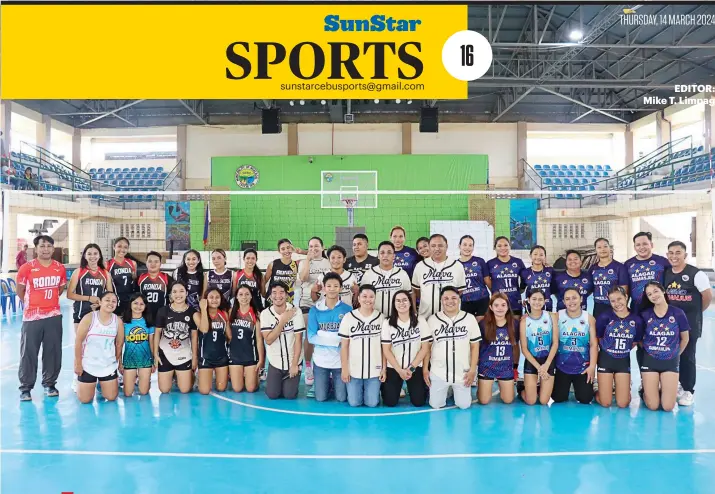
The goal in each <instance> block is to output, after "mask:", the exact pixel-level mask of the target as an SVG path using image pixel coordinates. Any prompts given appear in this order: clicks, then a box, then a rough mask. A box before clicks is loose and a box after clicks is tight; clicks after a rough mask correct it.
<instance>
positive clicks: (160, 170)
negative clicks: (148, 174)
mask: <svg viewBox="0 0 715 494" xmlns="http://www.w3.org/2000/svg"><path fill="white" fill-rule="evenodd" d="M156 171H157V172H159V173H161V172H163V171H164V167H163V166H157V167H156Z"/></svg>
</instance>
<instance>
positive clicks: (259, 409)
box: [0, 306, 715, 494]
mask: <svg viewBox="0 0 715 494" xmlns="http://www.w3.org/2000/svg"><path fill="white" fill-rule="evenodd" d="M69 314H70V313H69V306H67V307H65V321H66V324H65V328H66V330H65V333H64V342H65V348H64V350H63V352H64V354H63V370H62V374H61V376H60V381H59V384H58V388H59V390H60V397H59V399H57V398H45V397H44V396H43V394H42V389H41V385H40V378H38V385H37V387H36V388H35V390H34V392H33V401H32V402H27V403H21V402H20V401H19V399H18V398H19V391H18V389H17V386H18V381H17V362H18V359H19V334H20V325H21V320H20V317H19V316H10V317H9V318H5V319H2V321H1V322H0V324H1V330H0V341H1V342H2V349H1V353H0V357H1V360H0V385H1V386H2V388H1V389H0V400H1V401H0V409H1V411H2V412H1V418H2V424H1V426H0V433H1V434H2V436H1V438H0V446H1V449H2V456H1V457H0V459H1V464H0V469H1V470H0V477H1V481H0V482H1V484H0V488H1V492H2V494H60V493H62V492H73V493H75V494H120V493H121V494H144V493H146V494H149V493H151V494H156V493H171V494H182V493H200V494H204V493H210V494H219V493H251V494H256V493H279V494H282V493H291V494H298V493H311V494H322V493H327V494H337V493H341V494H342V493H345V494H347V493H371V494H378V493H380V494H381V493H389V494H393V493H410V494H413V493H422V492H425V493H430V494H434V493H436V492H455V493H456V492H459V493H467V492H482V493H504V494H506V493H519V494H527V493H528V494H552V493H553V494H571V493H580V494H600V493H618V494H628V493H639V494H640V493H647V494H658V493H668V494H671V493H672V492H682V493H708V494H710V493H713V492H715V487H713V481H714V479H715V337H714V336H713V334H712V330H713V327H714V326H715V311H713V312H710V313H708V314H707V315H706V327H705V330H704V336H703V338H702V339H701V340H700V342H699V345H698V359H699V365H700V369H699V371H698V372H699V373H698V385H697V390H698V391H697V393H696V404H695V406H693V407H689V408H680V409H676V410H675V411H674V412H672V413H664V412H651V411H649V410H647V409H646V408H645V407H644V406H640V403H639V399H638V396H637V394H635V393H634V395H635V396H634V401H633V403H632V404H631V407H630V409H626V410H618V409H616V408H613V409H610V410H605V409H602V408H601V407H600V406H598V405H591V406H586V405H579V404H577V403H575V402H571V403H568V404H561V405H554V406H552V407H546V406H534V407H529V406H526V405H524V404H522V403H520V402H515V403H514V404H512V405H503V404H501V403H499V401H498V395H497V396H495V397H494V400H495V401H494V402H493V403H492V404H490V405H488V406H480V405H478V404H476V403H475V404H474V405H473V407H472V408H471V409H470V410H466V411H462V410H459V409H455V408H447V409H443V410H431V409H429V408H423V409H415V408H412V407H410V406H407V405H403V406H401V407H398V408H397V409H387V408H377V409H372V410H368V409H351V408H350V407H349V406H348V405H347V404H338V403H324V404H318V403H316V402H315V401H314V400H312V399H306V398H304V396H305V389H301V394H300V397H299V399H298V400H297V401H293V402H287V401H270V400H268V399H267V398H266V397H265V395H264V394H263V392H262V389H261V391H260V392H259V393H257V394H254V395H249V394H246V393H241V394H236V393H233V392H225V393H221V394H214V395H210V396H201V395H199V394H198V392H195V393H191V394H190V395H180V394H179V393H178V392H172V393H171V394H168V395H160V394H159V393H158V389H157V387H156V383H153V389H152V392H151V394H150V396H148V397H142V398H139V397H133V398H128V399H125V398H121V394H120V399H119V400H117V402H115V403H109V402H105V401H99V402H96V401H95V403H94V404H91V405H80V404H79V402H78V401H77V399H76V397H75V396H74V395H73V394H72V392H71V389H70V386H71V382H72V360H73V353H72V352H73V349H72V339H73V336H72V334H73V333H72V328H71V319H70V315H69ZM633 380H634V386H636V387H637V385H638V380H639V376H638V375H637V373H636V374H634V376H633ZM636 389H637V388H636Z"/></svg>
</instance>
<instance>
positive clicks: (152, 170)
mask: <svg viewBox="0 0 715 494" xmlns="http://www.w3.org/2000/svg"><path fill="white" fill-rule="evenodd" d="M146 171H148V172H149V173H152V172H154V167H153V166H150V167H149V168H147V169H146Z"/></svg>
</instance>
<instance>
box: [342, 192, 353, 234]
mask: <svg viewBox="0 0 715 494" xmlns="http://www.w3.org/2000/svg"><path fill="white" fill-rule="evenodd" d="M341 201H342V203H343V204H345V209H346V210H347V212H348V226H350V227H352V226H355V225H354V223H355V211H354V208H355V204H357V199H341Z"/></svg>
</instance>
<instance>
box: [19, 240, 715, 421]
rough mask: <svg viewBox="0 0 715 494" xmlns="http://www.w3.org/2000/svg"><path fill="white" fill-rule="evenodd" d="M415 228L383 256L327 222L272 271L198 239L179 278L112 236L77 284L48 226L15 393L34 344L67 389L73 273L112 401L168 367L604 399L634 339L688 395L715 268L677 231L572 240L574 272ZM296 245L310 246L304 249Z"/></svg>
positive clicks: (669, 383)
mask: <svg viewBox="0 0 715 494" xmlns="http://www.w3.org/2000/svg"><path fill="white" fill-rule="evenodd" d="M405 238H406V233H405V230H404V228H402V227H400V226H396V227H394V228H393V229H392V231H391V232H390V240H389V241H383V242H381V243H380V244H379V245H378V247H377V257H375V256H372V255H370V254H369V243H368V238H367V237H366V236H365V235H363V234H358V235H355V237H354V239H353V245H352V250H353V255H352V256H351V257H348V256H347V252H346V251H345V249H343V248H342V247H340V246H337V245H335V246H332V247H330V248H328V249H327V250H326V248H325V246H324V245H323V241H322V240H321V239H320V238H318V237H313V238H311V239H310V241H309V243H308V246H307V249H306V250H303V249H300V248H296V247H294V246H293V244H292V243H291V241H290V240H288V239H282V240H280V241H279V242H278V245H277V247H278V253H279V257H278V258H276V259H275V260H274V261H273V262H271V263H270V264H269V265H268V267H267V269H266V271H265V273H264V272H262V271H261V270H260V269H259V267H258V266H257V262H258V253H257V252H256V251H255V250H252V249H248V250H246V251H244V252H243V262H242V263H241V264H242V268H240V269H237V270H232V269H230V268H228V267H227V265H226V261H227V256H226V253H225V251H224V250H222V249H215V250H214V251H213V252H212V253H211V265H212V267H211V268H210V269H206V268H204V266H203V264H202V261H201V255H200V253H199V252H198V251H196V250H189V251H187V252H186V253H185V254H184V256H183V260H182V262H181V265H180V266H179V268H178V269H177V270H176V271H175V272H174V273H172V274H171V275H169V274H167V273H164V272H162V271H161V265H162V256H161V254H159V253H157V252H149V253H148V254H147V256H146V268H147V272H146V273H143V274H141V275H139V276H137V264H136V260H135V259H134V258H133V257H132V256H131V254H130V253H129V251H130V244H129V241H128V240H127V239H126V238H119V239H117V240H115V242H114V255H113V257H112V258H111V259H110V260H109V261H107V262H105V260H104V258H103V253H102V251H101V249H100V248H99V246H98V245H96V244H89V245H87V246H86V247H85V248H84V251H83V253H82V258H81V264H80V267H79V269H77V270H75V271H74V272H73V274H72V276H71V278H70V279H69V282H67V280H66V274H65V268H64V266H63V265H62V264H60V263H58V262H57V261H54V260H52V258H51V253H52V247H53V245H54V241H53V239H52V238H51V237H49V236H39V237H37V238H36V239H35V247H36V249H35V250H36V253H37V257H36V259H33V260H32V261H30V262H28V263H27V264H25V265H23V266H22V268H21V269H20V270H19V272H18V275H17V283H18V294H19V295H20V297H22V298H23V300H24V302H25V305H24V313H23V320H24V323H23V329H22V344H21V363H20V370H19V379H20V383H21V385H20V391H21V400H31V399H32V398H31V395H30V391H31V390H32V388H33V387H34V384H35V380H36V374H37V365H38V362H37V360H38V352H39V347H40V345H41V344H42V345H44V350H43V381H42V384H43V386H44V387H45V393H46V395H47V396H57V395H58V391H57V389H56V387H55V385H56V382H57V377H58V375H59V371H60V365H61V339H62V316H61V312H60V308H59V296H60V295H61V294H62V292H63V291H64V289H65V286H66V285H67V284H68V285H69V286H67V297H68V298H69V299H71V300H73V301H74V313H73V318H74V327H75V352H74V353H75V360H74V372H75V374H76V378H75V379H76V383H75V384H74V387H75V389H76V392H77V395H78V398H79V400H80V401H81V402H83V403H89V402H91V401H92V400H93V399H94V397H95V391H96V388H97V387H98V386H99V387H100V389H101V392H102V396H103V397H104V398H105V399H107V400H114V399H116V397H117V396H118V394H119V388H120V386H123V390H124V394H125V395H126V396H132V395H133V394H134V393H135V389H136V388H137V387H138V392H139V393H140V394H146V393H148V392H149V389H150V386H151V375H152V373H154V372H158V386H159V389H160V391H161V392H162V393H168V392H170V391H171V389H172V387H173V386H174V383H176V386H177V387H178V389H179V390H180V391H181V392H182V393H188V392H190V391H191V390H192V389H193V388H194V387H195V386H196V387H197V388H198V391H199V392H200V393H202V394H208V393H210V392H211V391H212V389H214V387H215V389H216V391H219V392H221V391H225V390H226V389H227V387H228V385H229V381H230V384H231V386H232V388H233V390H234V391H235V392H241V391H244V390H245V391H248V392H255V391H257V390H258V389H259V386H260V383H261V381H262V380H265V393H266V395H267V396H268V397H269V398H271V399H277V398H284V399H295V398H296V397H297V395H298V387H299V384H300V381H301V377H304V378H305V383H306V385H307V387H308V396H309V397H314V398H315V399H316V400H317V401H321V402H322V401H325V400H328V399H329V398H330V397H331V396H333V397H334V398H335V399H336V400H337V401H340V402H344V401H347V402H348V403H349V404H350V405H351V406H363V405H364V406H368V407H375V406H378V405H379V404H380V402H382V403H383V404H384V405H386V406H395V405H397V404H398V402H399V400H400V398H402V397H406V396H407V395H409V400H410V402H411V403H412V404H413V405H414V406H417V407H421V406H424V405H425V404H426V403H429V405H430V406H431V407H433V408H441V407H444V406H445V405H446V402H447V399H448V394H449V393H451V394H452V395H453V396H454V402H455V404H456V405H457V406H458V407H459V408H462V409H465V408H469V407H470V406H471V405H472V390H471V388H472V387H473V386H477V399H478V401H479V403H481V404H487V403H489V402H490V400H491V399H492V387H493V383H494V381H497V382H498V386H499V395H500V398H501V400H502V401H503V402H504V403H511V402H513V401H514V399H515V397H518V398H520V399H522V400H523V401H524V402H525V403H527V404H530V405H533V404H535V403H537V402H539V403H542V404H547V403H549V402H550V401H552V400H553V402H556V403H560V402H565V401H567V400H568V397H569V393H570V390H571V388H572V387H573V390H574V395H575V397H576V400H577V401H578V402H580V403H585V404H588V403H591V402H592V401H593V400H594V399H595V400H596V401H597V402H598V403H600V404H601V405H602V406H605V407H609V406H611V404H612V402H613V397H614V395H615V401H616V403H617V405H618V406H619V407H627V406H629V403H630V402H631V379H630V373H631V358H630V356H631V351H632V349H633V348H635V349H636V357H637V362H638V365H639V367H640V373H641V377H642V386H641V389H640V390H639V391H640V392H641V393H642V397H643V400H644V401H645V404H646V406H647V407H648V408H650V409H652V410H657V409H663V410H666V411H670V410H672V409H673V408H674V407H675V404H676V402H677V403H679V404H680V405H682V406H687V405H692V403H693V399H694V398H693V393H694V392H695V378H696V366H695V350H696V343H697V339H698V338H699V336H700V334H701V332H702V323H703V311H704V310H706V309H707V307H708V306H709V305H710V302H711V300H712V295H711V289H710V283H709V280H708V278H707V275H705V273H703V272H702V271H700V270H699V269H697V268H695V267H694V266H692V265H690V264H688V263H687V262H686V260H687V252H686V246H685V244H684V243H682V242H679V241H675V242H672V243H671V244H670V245H668V250H667V258H665V257H662V256H659V255H657V254H654V253H653V242H652V236H651V234H650V233H647V232H640V233H638V234H636V235H635V237H634V238H633V242H634V250H635V256H634V257H632V258H631V259H629V260H628V261H626V262H625V263H620V262H618V261H616V260H614V259H613V251H612V248H611V245H610V243H609V241H608V240H607V239H605V238H599V239H598V240H596V242H595V244H594V246H595V250H596V254H597V257H598V261H597V262H596V263H594V264H593V265H592V266H591V267H590V268H589V269H588V270H583V269H582V258H581V255H580V253H579V252H577V251H573V250H571V251H568V252H567V253H566V270H565V271H554V269H553V267H551V266H549V265H547V262H546V249H545V248H544V247H542V246H538V245H537V246H534V247H533V248H532V249H531V252H530V258H531V265H530V267H529V268H526V267H525V265H524V263H523V261H522V260H521V259H519V258H516V257H513V256H512V255H511V252H510V250H511V246H510V241H509V239H508V238H506V237H498V238H497V239H496V242H495V244H494V248H495V253H496V257H494V258H493V259H491V260H489V261H485V260H484V259H482V258H480V257H477V256H475V255H474V239H473V238H472V237H471V236H469V235H465V236H464V237H462V238H461V239H460V242H459V256H458V257H449V256H448V255H447V250H448V245H447V239H446V238H445V237H444V236H443V235H440V234H434V235H432V236H431V237H430V238H426V237H423V238H420V239H419V240H418V241H417V243H416V249H413V248H411V247H409V246H407V245H405ZM296 253H298V254H304V255H305V258H304V259H302V260H300V261H295V260H294V259H293V257H294V254H296ZM591 295H592V296H593V302H594V303H593V310H592V313H590V314H589V313H588V312H587V300H588V298H589V297H590V296H591ZM521 356H523V357H524V367H523V380H520V379H519V374H518V364H519V361H520V357H521ZM266 364H267V365H266ZM266 369H267V370H266ZM515 383H516V386H515ZM595 384H597V386H596V387H594V385H595ZM405 387H406V388H407V392H405V389H404V388H405Z"/></svg>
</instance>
